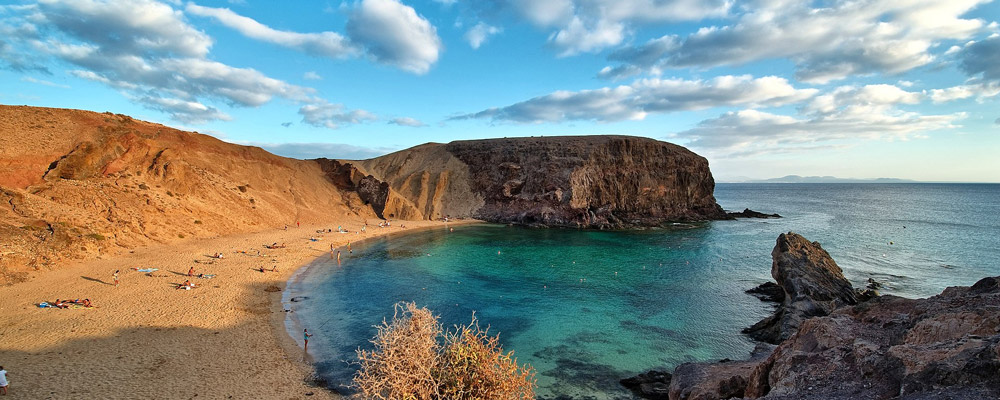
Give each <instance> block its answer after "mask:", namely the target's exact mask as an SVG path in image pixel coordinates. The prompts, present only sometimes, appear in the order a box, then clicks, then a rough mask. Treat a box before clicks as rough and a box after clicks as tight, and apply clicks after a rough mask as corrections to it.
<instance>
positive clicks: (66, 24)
mask: <svg viewBox="0 0 1000 400" xmlns="http://www.w3.org/2000/svg"><path fill="white" fill-rule="evenodd" d="M38 6H39V12H41V13H42V14H43V15H44V18H45V19H46V20H47V21H48V22H49V23H51V24H52V25H54V26H56V27H58V28H59V30H61V31H63V32H65V33H67V34H69V35H72V36H74V37H76V38H79V39H81V40H83V41H86V42H88V43H92V44H94V45H96V47H99V48H101V49H102V50H104V51H105V52H108V53H112V54H128V55H140V56H141V55H147V54H161V55H177V56H183V57H204V56H206V55H207V54H208V52H209V49H210V48H211V47H212V39H211V38H210V37H209V36H208V35H206V34H205V33H204V32H201V31H199V30H197V29H195V28H194V27H192V26H190V25H188V24H187V23H186V22H185V21H184V16H183V14H182V13H181V12H180V11H179V10H174V9H173V8H172V7H170V6H169V5H167V4H164V3H161V2H158V1H155V0H131V1H113V0H42V1H40V2H39V3H38Z"/></svg>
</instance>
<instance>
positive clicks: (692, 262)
mask: <svg viewBox="0 0 1000 400" xmlns="http://www.w3.org/2000/svg"><path fill="white" fill-rule="evenodd" d="M719 234H723V231H721V230H719V229H713V226H712V225H711V224H694V225H677V226H676V227H674V228H668V229H656V230H645V231H620V232H607V231H581V230H569V229H529V228H520V227H508V226H503V225H487V224H482V225H465V226H459V227H456V228H455V229H454V230H453V231H451V230H449V229H448V228H446V227H442V228H441V229H436V230H430V231H423V232H417V233H413V234H408V235H399V236H394V237H389V238H386V239H377V240H373V241H370V242H367V243H365V244H363V245H358V246H354V253H353V254H344V255H345V256H346V257H343V258H344V260H343V262H342V263H341V264H340V265H337V263H336V261H335V260H329V259H321V260H318V261H317V262H316V263H314V264H313V265H312V266H310V267H309V269H308V270H307V271H306V272H305V273H304V274H303V276H301V277H299V278H298V279H296V283H295V284H294V285H293V288H292V291H293V293H292V295H304V296H307V297H308V298H307V299H305V300H304V301H299V302H296V303H293V304H294V307H295V315H296V319H297V320H298V321H299V323H300V324H301V325H302V326H304V327H308V328H309V329H310V331H311V332H315V333H316V337H314V338H313V339H312V340H310V353H311V356H312V357H313V358H314V359H315V363H316V367H317V371H318V373H319V374H320V375H321V376H322V377H323V378H325V379H326V380H327V381H328V382H329V383H330V385H331V387H332V388H334V389H336V390H339V391H344V388H343V387H342V386H341V385H344V384H346V383H348V382H349V381H350V378H351V375H352V374H353V372H354V368H353V365H351V364H350V363H349V362H350V361H352V360H353V359H354V351H355V349H357V348H358V347H366V346H369V344H368V343H367V340H368V339H369V338H370V337H371V336H373V335H374V332H375V328H374V327H373V325H375V324H378V323H379V322H381V321H382V319H383V318H391V317H392V315H391V313H392V305H393V304H394V303H396V302H398V301H415V302H416V303H417V304H418V305H420V306H425V307H428V308H429V309H431V310H432V311H433V312H434V313H435V314H437V315H440V317H441V322H442V323H443V324H444V325H445V326H451V325H454V324H458V323H464V322H468V321H469V319H470V318H471V316H472V313H473V312H475V313H476V316H477V317H478V318H479V320H480V321H481V324H483V325H489V326H490V332H492V333H500V335H501V340H502V343H503V346H504V349H505V350H513V351H514V352H515V356H516V357H517V358H518V361H519V362H521V363H525V362H527V363H530V364H531V365H532V366H534V367H535V369H536V370H537V373H538V375H537V378H538V383H539V390H538V395H539V397H540V398H557V397H559V396H567V397H571V398H595V399H616V398H632V397H631V394H630V393H629V392H628V391H626V390H624V389H623V388H621V387H620V386H619V384H618V380H619V379H621V378H624V377H627V376H631V375H634V374H636V373H639V372H643V371H645V370H647V369H650V368H663V367H666V366H671V367H672V366H675V365H677V364H679V363H681V362H685V361H701V360H711V359H722V358H740V357H743V356H745V355H746V354H747V353H748V352H749V351H750V350H751V349H752V347H753V342H752V341H750V340H749V339H747V338H746V337H744V336H743V335H741V334H740V330H741V329H742V328H743V327H745V326H749V325H751V324H753V323H754V322H756V321H757V320H759V319H761V318H763V317H764V316H766V315H767V314H768V313H769V311H770V307H769V306H767V305H765V304H763V303H761V302H759V301H758V300H757V299H755V298H753V297H750V296H748V295H746V294H745V293H744V290H746V289H747V288H749V287H753V286H754V285H755V284H757V283H760V282H763V281H765V280H767V279H768V276H767V274H768V272H769V268H767V266H768V260H767V258H766V256H764V254H766V253H764V254H762V255H759V256H755V257H753V258H748V257H747V256H735V254H738V253H739V249H738V248H735V247H734V246H727V247H722V246H720V244H721V243H725V242H730V241H728V240H721V239H720V238H718V237H717V236H718V235H719ZM736 247H738V246H736ZM345 253H346V252H345Z"/></svg>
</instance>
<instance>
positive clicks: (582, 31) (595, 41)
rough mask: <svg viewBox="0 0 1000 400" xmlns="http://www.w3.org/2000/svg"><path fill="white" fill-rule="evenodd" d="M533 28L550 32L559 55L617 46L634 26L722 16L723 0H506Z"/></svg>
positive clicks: (727, 3)
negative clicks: (549, 30) (533, 25)
mask: <svg viewBox="0 0 1000 400" xmlns="http://www.w3.org/2000/svg"><path fill="white" fill-rule="evenodd" d="M506 5H507V6H508V7H510V8H512V9H514V10H515V13H516V14H518V15H520V16H522V17H524V18H525V19H527V20H528V21H530V22H532V23H533V24H535V25H536V26H539V27H542V28H550V29H554V31H552V33H551V34H550V35H549V44H550V45H552V46H553V47H555V48H556V49H557V51H558V53H559V55H560V56H571V55H575V54H579V53H586V52H597V51H600V50H603V49H605V48H608V47H611V46H615V45H618V44H621V43H622V41H623V40H624V39H625V38H626V37H627V36H628V33H629V32H630V31H631V27H632V26H634V25H641V24H648V23H652V22H677V21H697V20H701V19H704V18H713V17H724V16H726V15H727V14H728V12H729V9H730V7H731V5H732V2H731V1H727V0H708V1H704V0H548V1H536V0H507V2H506Z"/></svg>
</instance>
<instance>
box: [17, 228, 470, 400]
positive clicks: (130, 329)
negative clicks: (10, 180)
mask: <svg viewBox="0 0 1000 400" xmlns="http://www.w3.org/2000/svg"><path fill="white" fill-rule="evenodd" d="M372 222H377V220H376V221H371V220H370V221H369V223H372ZM403 224H404V225H405V228H403V227H400V226H398V224H396V223H394V224H393V226H392V227H391V228H379V227H378V225H377V224H376V225H374V226H372V225H368V227H367V232H359V231H360V229H361V226H362V221H361V220H360V219H358V220H340V221H338V222H332V223H325V224H320V223H311V224H308V225H307V224H303V225H302V226H301V227H295V226H294V225H293V226H289V227H288V229H287V230H284V229H282V228H281V227H278V228H275V229H269V230H267V231H263V232H258V233H252V234H242V235H233V236H223V237H217V238H209V239H193V240H188V241H184V242H180V243H175V244H170V245H154V246H148V247H142V248H137V249H134V250H124V251H123V252H122V253H121V254H118V255H114V256H105V257H104V258H103V259H96V260H89V261H84V262H78V263H76V264H75V265H67V266H64V267H63V268H60V269H58V270H53V271H42V272H36V273H34V274H33V276H32V277H31V279H30V280H29V281H27V282H23V283H19V284H15V285H12V286H6V287H0V314H2V315H3V321H4V322H3V324H2V325H0V365H3V366H4V367H5V368H6V369H7V371H8V372H9V373H10V375H9V379H10V387H9V389H10V393H9V394H10V396H12V397H19V398H32V399H42V398H51V399H69V398H76V399H80V398H104V399H110V398H185V399H190V398H210V399H215V398H274V399H305V398H309V399H322V398H336V397H337V396H336V395H335V394H333V393H331V392H329V391H327V390H325V389H323V388H319V387H315V386H311V385H310V383H309V382H310V376H311V373H312V369H311V367H310V366H309V365H308V364H307V363H305V362H304V360H308V355H306V354H305V353H304V352H303V350H302V347H301V338H298V337H296V338H292V337H290V336H289V335H288V333H287V331H286V329H285V326H284V321H285V312H283V310H282V305H281V290H283V289H284V287H285V283H286V281H287V280H288V278H289V277H290V276H291V275H292V274H293V273H294V272H295V270H296V269H298V268H299V267H302V266H304V265H306V264H308V263H309V262H311V261H313V260H315V259H316V258H317V257H319V256H325V255H329V254H330V246H331V244H332V245H333V246H335V247H345V251H344V254H343V258H344V264H345V265H348V264H349V263H350V259H349V257H348V256H347V252H346V245H347V242H348V241H351V242H358V241H360V240H364V239H368V238H373V237H378V236H383V235H386V234H390V233H398V232H403V231H411V230H416V229H422V228H434V227H441V228H442V229H444V228H445V227H446V226H447V224H445V223H443V222H438V221H406V222H403ZM338 225H342V226H343V227H344V229H345V230H348V231H350V233H343V234H340V233H337V232H336V230H337V226H338ZM450 225H455V223H454V222H453V223H451V224H450ZM320 229H324V230H325V229H333V230H334V232H332V233H317V230H320ZM311 237H315V238H317V240H316V241H311V240H310V238H311ZM274 242H277V243H279V244H280V243H285V244H286V245H287V247H286V248H282V249H266V248H265V247H264V246H263V245H264V244H270V243H274ZM216 252H220V253H222V254H224V257H223V258H222V259H215V258H212V257H210V256H211V255H212V254H214V253H216ZM243 252H246V253H243ZM258 252H260V254H258ZM191 267H194V272H195V275H197V274H213V275H216V276H215V277H214V278H212V279H203V278H197V277H193V278H189V277H188V276H187V272H188V270H189V269H190V268H191ZM261 267H264V268H265V269H267V270H268V271H267V272H263V273H262V272H260V271H259V268H261ZM272 267H274V268H275V269H276V271H277V272H271V271H269V270H270V269H271V268H272ZM133 268H158V270H157V271H155V272H152V273H143V272H138V271H135V270H133ZM115 270H121V274H120V277H121V279H120V281H121V283H120V285H119V286H118V287H115V286H114V285H113V283H112V282H113V278H112V274H113V273H114V271H115ZM188 279H190V281H191V282H193V283H194V284H195V285H196V287H195V288H194V289H191V290H178V289H176V287H177V286H178V284H181V283H183V282H184V281H185V280H188ZM76 298H80V299H84V298H88V299H90V300H91V301H92V302H93V304H94V305H95V307H93V308H70V309H53V308H39V307H38V306H37V304H38V303H39V302H42V301H47V302H54V301H55V300H56V299H76ZM375 322H377V321H373V323H375ZM318 333H319V332H317V334H318Z"/></svg>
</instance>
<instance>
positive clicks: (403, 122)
mask: <svg viewBox="0 0 1000 400" xmlns="http://www.w3.org/2000/svg"><path fill="white" fill-rule="evenodd" d="M389 123H390V124H393V125H399V126H410V127H414V128H422V127H425V126H427V124H425V123H423V122H421V121H420V120H418V119H414V118H410V117H399V118H393V119H391V120H389Z"/></svg>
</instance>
